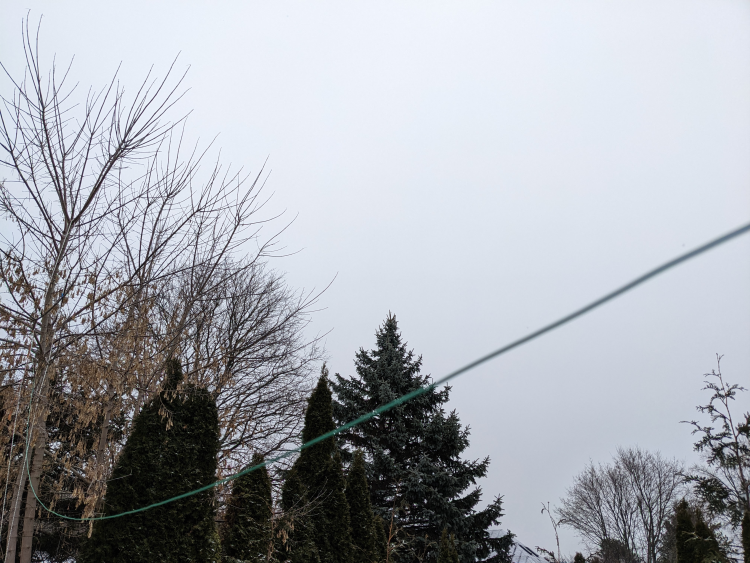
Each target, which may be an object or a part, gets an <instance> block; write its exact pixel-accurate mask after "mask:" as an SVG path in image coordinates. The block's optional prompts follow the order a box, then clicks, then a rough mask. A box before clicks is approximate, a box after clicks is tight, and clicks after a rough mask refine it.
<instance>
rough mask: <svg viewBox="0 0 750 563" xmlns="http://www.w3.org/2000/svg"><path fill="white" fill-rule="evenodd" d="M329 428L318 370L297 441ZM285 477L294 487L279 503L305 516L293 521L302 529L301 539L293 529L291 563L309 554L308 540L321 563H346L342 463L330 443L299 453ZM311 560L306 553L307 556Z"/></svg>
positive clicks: (324, 380)
mask: <svg viewBox="0 0 750 563" xmlns="http://www.w3.org/2000/svg"><path fill="white" fill-rule="evenodd" d="M334 428H335V426H334V423H333V413H332V406H331V391H330V389H329V388H328V370H327V369H326V367H325V366H323V370H322V373H321V376H320V379H319V380H318V385H317V386H316V388H315V390H314V391H313V393H312V395H311V396H310V399H309V400H308V406H307V411H306V412H305V425H304V428H303V430H302V441H303V442H305V443H306V442H309V441H311V440H313V439H314V438H317V437H318V436H321V435H323V434H325V433H327V432H329V431H331V430H333V429H334ZM290 477H291V478H292V479H296V480H298V481H299V484H296V483H294V484H288V485H287V484H285V489H286V491H285V494H286V501H284V499H283V498H282V501H284V503H285V504H287V505H288V504H292V505H295V504H296V505H297V506H298V511H300V512H306V514H305V515H300V516H299V517H298V518H297V522H298V524H301V525H302V526H303V528H304V533H303V534H302V536H303V537H302V538H301V539H298V537H297V536H298V532H297V527H296V526H297V524H295V526H294V531H293V534H292V536H291V537H290V540H291V541H290V546H289V549H288V554H289V558H290V560H296V559H295V558H296V557H298V556H299V553H297V552H296V551H298V550H299V549H303V550H304V551H306V552H310V551H311V550H310V545H309V542H310V541H312V543H313V544H314V546H315V550H316V551H317V556H318V557H320V561H321V562H322V563H351V554H352V538H351V526H350V522H349V504H348V503H347V501H346V495H345V493H344V489H345V481H344V474H343V470H342V466H341V459H340V457H339V455H338V453H337V452H336V446H335V443H334V440H333V438H328V439H326V440H323V441H322V442H319V443H317V444H315V445H313V446H311V447H308V448H305V449H304V450H302V452H301V453H300V456H299V458H298V459H297V461H296V462H295V463H294V466H293V468H292V471H291V473H290ZM283 496H284V493H282V497H283ZM305 503H307V509H305ZM295 546H297V547H295ZM312 556H313V555H312V554H311V553H310V554H309V555H308V557H312ZM308 560H309V559H308ZM305 561H307V560H305Z"/></svg>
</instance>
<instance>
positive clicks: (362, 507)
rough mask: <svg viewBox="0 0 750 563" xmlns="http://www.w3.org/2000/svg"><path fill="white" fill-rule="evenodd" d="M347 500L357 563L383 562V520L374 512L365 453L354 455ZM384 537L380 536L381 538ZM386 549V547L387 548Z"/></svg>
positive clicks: (355, 453) (347, 483)
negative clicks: (381, 555) (381, 558)
mask: <svg viewBox="0 0 750 563" xmlns="http://www.w3.org/2000/svg"><path fill="white" fill-rule="evenodd" d="M346 500H347V502H348V503H349V517H350V521H351V526H352V545H353V547H354V551H353V557H352V561H353V563H373V562H374V561H377V560H379V559H380V557H379V556H380V554H381V552H382V548H381V549H378V547H379V546H378V545H377V542H378V541H383V542H384V540H385V538H383V537H382V534H381V532H380V531H379V530H378V526H380V527H381V529H382V521H380V519H379V518H378V519H377V520H376V518H377V517H376V516H375V515H374V514H373V512H372V505H371V504H370V488H369V486H368V485H367V475H366V474H365V459H364V457H363V456H362V452H361V451H359V450H357V451H356V452H354V461H353V462H352V464H351V466H350V467H349V474H348V475H347V479H346ZM379 536H380V537H379ZM383 547H385V546H383Z"/></svg>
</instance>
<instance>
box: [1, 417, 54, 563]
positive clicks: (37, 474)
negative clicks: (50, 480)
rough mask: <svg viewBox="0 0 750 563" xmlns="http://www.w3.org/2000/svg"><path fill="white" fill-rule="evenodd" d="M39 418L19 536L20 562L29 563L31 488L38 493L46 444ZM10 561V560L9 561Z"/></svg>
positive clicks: (32, 519)
mask: <svg viewBox="0 0 750 563" xmlns="http://www.w3.org/2000/svg"><path fill="white" fill-rule="evenodd" d="M45 418H46V417H43V418H42V419H41V420H40V427H39V431H38V432H39V433H38V435H37V440H36V445H35V446H34V460H33V463H32V465H31V471H30V479H29V485H30V486H29V487H28V490H27V492H26V510H25V511H24V515H23V536H22V538H21V559H20V563H31V555H32V547H33V546H32V542H33V540H34V528H35V524H36V498H34V493H33V492H32V490H31V488H32V487H33V488H34V491H36V494H37V495H38V494H39V482H40V481H41V476H42V464H43V463H44V449H45V447H46V446H47V430H46V428H45V420H44V419H45ZM9 563H10V562H9Z"/></svg>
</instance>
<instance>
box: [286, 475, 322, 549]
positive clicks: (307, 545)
mask: <svg viewBox="0 0 750 563" xmlns="http://www.w3.org/2000/svg"><path fill="white" fill-rule="evenodd" d="M281 508H282V510H283V511H284V515H283V519H282V521H281V530H280V536H279V537H278V538H276V540H277V543H278V547H277V552H278V553H279V558H280V559H281V561H288V562H289V563H320V554H319V553H318V546H317V545H316V543H315V520H314V519H313V517H312V514H311V513H312V512H313V510H317V506H314V505H313V503H311V502H310V500H309V499H308V497H307V491H306V490H305V487H304V485H303V484H302V481H301V480H300V478H299V475H298V472H297V470H296V468H294V467H293V468H292V469H291V471H289V472H288V473H287V475H286V478H285V479H284V485H283V486H282V488H281Z"/></svg>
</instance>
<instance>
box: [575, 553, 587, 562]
mask: <svg viewBox="0 0 750 563" xmlns="http://www.w3.org/2000/svg"><path fill="white" fill-rule="evenodd" d="M573 563H586V558H585V557H584V556H583V553H581V552H577V553H576V555H575V557H573Z"/></svg>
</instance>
